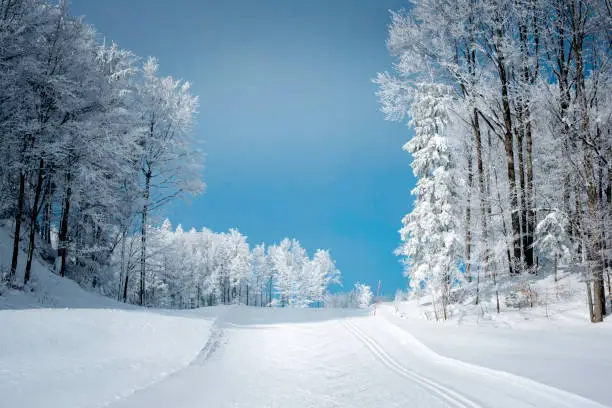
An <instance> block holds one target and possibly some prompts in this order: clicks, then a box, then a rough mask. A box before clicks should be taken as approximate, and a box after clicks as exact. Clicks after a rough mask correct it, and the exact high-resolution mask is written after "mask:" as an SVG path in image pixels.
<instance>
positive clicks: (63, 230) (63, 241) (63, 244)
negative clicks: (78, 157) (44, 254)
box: [58, 173, 72, 277]
mask: <svg viewBox="0 0 612 408" xmlns="http://www.w3.org/2000/svg"><path fill="white" fill-rule="evenodd" d="M70 179H71V176H70V173H68V174H67V176H66V196H65V198H64V205H63V211H62V222H61V226H60V234H59V245H60V246H59V248H58V250H59V254H58V255H59V256H60V257H61V266H60V276H62V277H63V276H65V275H66V256H67V255H68V220H69V214H70V198H71V196H72V187H71V181H70Z"/></svg>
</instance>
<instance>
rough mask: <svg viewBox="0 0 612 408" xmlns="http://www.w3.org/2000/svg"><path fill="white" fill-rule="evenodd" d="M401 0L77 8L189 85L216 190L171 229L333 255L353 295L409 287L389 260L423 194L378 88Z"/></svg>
mask: <svg viewBox="0 0 612 408" xmlns="http://www.w3.org/2000/svg"><path fill="white" fill-rule="evenodd" d="M407 5H408V2H407V1H405V0H403V1H402V0H257V1H255V0H215V1H207V0H173V1H150V0H104V1H98V0H72V2H71V10H72V13H73V14H75V15H79V16H80V15H83V16H85V20H86V21H87V22H89V23H91V24H93V25H95V26H96V28H97V29H98V30H99V31H100V32H102V33H103V34H104V35H105V36H106V37H107V39H109V40H114V41H116V42H118V43H119V45H120V46H121V47H123V48H126V49H129V50H132V51H133V52H134V53H136V54H137V55H139V56H141V57H147V56H149V55H152V56H156V57H157V58H158V59H159V63H160V71H161V73H162V74H164V75H167V74H171V75H173V76H175V77H178V78H183V79H188V80H189V81H191V82H192V83H193V92H194V93H195V94H197V95H199V97H200V109H199V118H198V125H197V128H196V136H197V138H198V139H199V140H201V141H202V142H203V146H204V151H205V154H206V162H205V171H204V179H205V181H206V183H207V185H208V186H207V191H206V193H205V194H204V195H202V196H200V197H198V198H196V199H194V200H193V201H192V202H191V203H190V204H189V205H188V204H185V203H182V202H180V203H175V204H173V205H172V206H171V208H169V209H168V210H167V214H166V215H167V216H168V217H169V218H170V220H171V221H172V223H173V225H174V226H176V225H177V224H179V223H181V224H182V225H183V227H184V229H189V228H191V227H196V228H197V229H200V228H201V227H202V226H206V227H208V228H211V229H213V230H215V231H223V230H227V229H228V228H230V227H238V228H239V229H240V231H241V232H242V233H244V234H246V235H247V236H248V237H249V242H250V243H251V244H255V243H258V242H261V241H264V242H267V243H273V242H278V241H280V240H281V239H282V238H283V237H285V236H290V237H296V238H297V239H299V240H300V241H301V242H302V244H303V245H304V247H305V248H306V249H307V250H308V251H309V252H310V253H312V252H313V251H314V250H315V249H316V248H328V249H330V250H331V253H332V256H333V257H334V258H335V259H336V262H337V266H338V268H339V269H340V270H341V271H342V274H343V276H344V278H343V281H344V282H345V285H347V284H351V283H352V282H354V281H357V280H359V281H362V282H366V283H369V284H372V285H374V284H375V282H376V281H377V279H382V281H383V287H384V289H385V291H384V292H385V293H386V294H391V293H393V292H394V291H395V289H396V288H398V287H405V284H406V281H405V279H404V278H403V277H402V266H401V264H400V263H399V260H398V259H397V257H396V256H395V255H393V250H394V248H396V246H397V245H398V243H399V234H398V232H397V231H398V229H399V228H400V226H401V218H402V216H403V215H404V214H405V213H406V212H408V211H409V210H410V209H411V207H412V198H411V196H410V190H411V189H412V188H413V186H414V184H415V179H414V177H413V176H412V171H411V169H410V167H409V163H410V162H409V159H410V157H409V155H408V153H406V152H404V151H402V150H401V146H402V145H403V144H404V142H405V141H407V139H408V138H409V132H410V130H409V129H408V128H407V127H406V126H404V125H402V124H398V123H390V122H386V121H384V118H383V115H382V113H380V111H379V106H378V101H377V98H376V96H375V95H374V92H375V91H376V86H375V85H374V84H372V83H371V78H373V77H374V76H375V74H376V73H377V72H379V71H384V70H389V69H390V68H391V63H392V59H391V57H390V56H389V55H388V52H387V50H386V47H385V39H386V35H387V32H386V31H387V24H388V23H389V12H388V11H389V9H392V10H396V9H399V8H401V7H406V6H407Z"/></svg>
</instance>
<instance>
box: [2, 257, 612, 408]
mask: <svg viewBox="0 0 612 408" xmlns="http://www.w3.org/2000/svg"><path fill="white" fill-rule="evenodd" d="M33 289H34V290H33V291H31V290H29V289H28V290H27V291H26V292H25V293H24V292H22V291H8V292H4V293H3V294H2V295H0V395H2V398H1V399H0V407H3V408H4V407H43V406H44V407H47V408H73V407H74V408H76V407H79V408H80V407H112V408H130V407H143V408H144V407H146V408H156V407H164V408H166V407H169V406H176V407H186V408H188V407H204V406H205V407H215V408H216V407H219V408H224V407H227V408H230V407H262V408H264V407H296V408H302V407H330V408H331V407H377V408H378V407H433V408H435V407H464V408H476V407H495V408H497V407H501V408H504V407H508V408H510V407H512V408H515V407H544V408H546V407H551V408H552V407H601V406H610V400H609V398H608V396H607V391H608V390H607V385H608V384H609V380H608V378H609V373H610V372H611V370H612V356H611V355H610V353H607V352H606V351H607V350H608V349H609V344H610V342H611V341H612V327H611V326H610V325H609V324H608V323H605V324H602V325H591V324H589V323H586V322H584V321H580V319H574V320H571V321H570V322H565V323H564V321H563V320H562V319H556V320H552V319H545V318H542V319H539V320H538V322H537V323H538V324H535V323H533V324H531V325H530V324H525V323H524V322H521V323H520V324H518V317H520V316H521V315H519V314H515V315H509V316H515V318H511V317H505V318H504V319H505V320H504V322H505V323H504V326H505V327H497V326H498V325H493V324H486V325H481V324H478V325H477V324H463V325H457V324H456V322H450V323H446V324H436V323H433V322H431V321H426V320H425V319H423V316H422V311H421V310H420V309H419V308H418V307H417V306H416V305H414V304H413V303H403V304H401V305H400V313H399V314H398V313H397V312H396V311H395V308H394V306H393V304H391V303H389V304H383V305H379V308H378V312H377V315H376V316H372V313H371V311H359V310H340V309H335V310H334V309H269V308H263V309H262V308H247V307H238V306H230V307H214V308H203V309H198V310H191V311H156V310H143V309H139V308H136V307H126V306H125V305H123V304H120V303H117V302H114V301H112V300H110V299H107V298H103V297H101V296H98V295H94V294H91V293H87V292H85V291H83V290H82V289H81V288H80V287H79V286H78V285H76V284H75V283H73V282H71V281H69V280H67V279H61V278H59V277H57V276H55V275H53V274H52V273H51V272H49V271H48V270H46V269H45V267H44V265H42V264H39V263H37V264H36V265H35V270H34V285H33ZM533 313H535V312H533ZM508 314H509V313H508ZM517 316H518V317H517ZM513 319H514V320H513ZM513 321H516V322H517V324H516V327H513V326H512V322H513ZM531 321H532V322H535V318H533V319H532V320H531ZM547 322H548V323H547Z"/></svg>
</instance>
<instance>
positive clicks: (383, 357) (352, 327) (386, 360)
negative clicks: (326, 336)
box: [344, 320, 482, 408]
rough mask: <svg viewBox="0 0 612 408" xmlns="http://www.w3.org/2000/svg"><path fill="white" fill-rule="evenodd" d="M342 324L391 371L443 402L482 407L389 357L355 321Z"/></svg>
mask: <svg viewBox="0 0 612 408" xmlns="http://www.w3.org/2000/svg"><path fill="white" fill-rule="evenodd" d="M344 325H345V327H346V328H347V329H348V331H350V332H351V333H352V334H353V335H354V336H355V337H356V338H357V339H358V340H360V341H361V342H362V343H363V344H364V345H365V346H366V348H368V349H369V350H370V351H371V352H372V353H373V354H374V355H375V357H376V358H377V359H378V360H379V361H380V362H381V363H383V364H384V365H385V366H387V368H389V369H390V370H391V371H394V372H395V373H397V374H399V375H401V376H402V377H404V378H406V379H409V380H412V381H413V382H414V383H416V384H417V385H419V386H421V388H423V389H425V390H427V391H431V392H432V393H433V394H435V396H437V397H438V398H439V399H441V400H443V402H446V403H449V404H451V406H453V407H457V408H482V407H481V406H480V405H478V404H476V403H475V402H474V401H471V400H469V399H468V398H466V397H464V396H463V395H461V394H459V393H457V392H456V391H454V390H451V389H450V388H448V387H446V386H444V385H442V384H440V383H437V382H435V381H432V380H430V379H428V378H425V377H423V376H421V375H419V374H417V373H416V372H414V371H412V370H410V369H408V368H406V367H404V366H403V365H401V364H400V363H398V362H396V361H395V360H393V358H391V357H390V356H389V355H388V354H387V353H386V352H385V351H384V350H383V348H382V347H381V346H380V345H379V344H378V343H376V341H375V340H374V339H372V338H371V337H370V336H368V335H367V334H366V333H364V332H363V330H361V329H360V328H359V327H357V325H356V324H355V323H353V322H351V321H350V320H346V321H345V322H344Z"/></svg>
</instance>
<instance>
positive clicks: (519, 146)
mask: <svg viewBox="0 0 612 408" xmlns="http://www.w3.org/2000/svg"><path fill="white" fill-rule="evenodd" d="M520 104H521V102H520V101H519V104H518V105H519V106H517V108H516V119H517V120H516V124H515V126H514V133H515V137H516V152H517V160H518V171H519V186H518V188H517V190H516V193H517V194H518V202H519V205H520V221H521V224H520V225H521V262H522V263H523V264H524V265H526V263H527V262H526V252H527V249H526V248H527V202H526V199H525V161H524V159H523V139H524V130H523V123H522V122H523V113H522V108H521V107H520Z"/></svg>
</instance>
